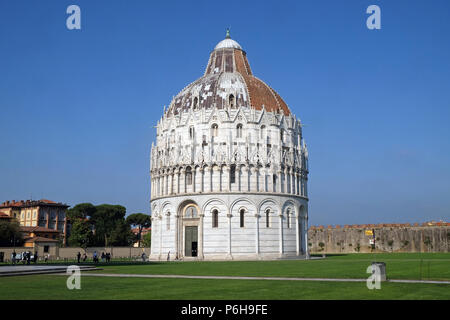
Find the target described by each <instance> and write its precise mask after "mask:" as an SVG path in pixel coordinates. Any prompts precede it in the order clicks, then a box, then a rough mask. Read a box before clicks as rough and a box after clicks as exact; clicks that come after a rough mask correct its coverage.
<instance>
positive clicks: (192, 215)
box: [184, 205, 198, 218]
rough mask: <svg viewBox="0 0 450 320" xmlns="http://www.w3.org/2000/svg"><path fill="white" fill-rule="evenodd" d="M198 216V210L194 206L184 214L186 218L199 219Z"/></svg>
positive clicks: (188, 208)
mask: <svg viewBox="0 0 450 320" xmlns="http://www.w3.org/2000/svg"><path fill="white" fill-rule="evenodd" d="M197 215H198V214H197V208H196V207H194V206H192V205H191V206H189V207H187V208H186V211H185V213H184V217H185V218H197Z"/></svg>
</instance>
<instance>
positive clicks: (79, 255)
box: [77, 251, 81, 263]
mask: <svg viewBox="0 0 450 320" xmlns="http://www.w3.org/2000/svg"><path fill="white" fill-rule="evenodd" d="M80 259H81V253H80V251H78V253H77V261H78V263H80Z"/></svg>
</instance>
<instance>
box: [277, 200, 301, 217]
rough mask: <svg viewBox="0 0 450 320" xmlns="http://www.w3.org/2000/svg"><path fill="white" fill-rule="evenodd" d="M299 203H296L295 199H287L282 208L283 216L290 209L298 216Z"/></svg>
mask: <svg viewBox="0 0 450 320" xmlns="http://www.w3.org/2000/svg"><path fill="white" fill-rule="evenodd" d="M297 208H298V203H296V202H295V201H294V200H286V201H285V202H284V204H283V207H282V208H281V214H282V215H283V216H286V212H287V210H288V209H290V210H291V212H292V213H293V214H294V215H295V216H296V217H298V214H299V213H298V209H297Z"/></svg>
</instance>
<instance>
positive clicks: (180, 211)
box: [177, 199, 202, 218]
mask: <svg viewBox="0 0 450 320" xmlns="http://www.w3.org/2000/svg"><path fill="white" fill-rule="evenodd" d="M191 206H193V207H195V208H196V209H197V218H198V217H199V216H200V214H201V213H202V211H201V210H200V207H199V206H198V204H197V203H196V202H195V201H194V200H190V199H188V200H184V201H183V202H181V203H180V204H179V205H178V209H177V213H178V215H179V216H180V217H183V218H184V213H185V211H186V209H187V208H188V207H191Z"/></svg>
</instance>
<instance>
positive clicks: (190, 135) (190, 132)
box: [189, 126, 194, 140]
mask: <svg viewBox="0 0 450 320" xmlns="http://www.w3.org/2000/svg"><path fill="white" fill-rule="evenodd" d="M189 139H191V140H192V139H194V127H193V126H190V127H189Z"/></svg>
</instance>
